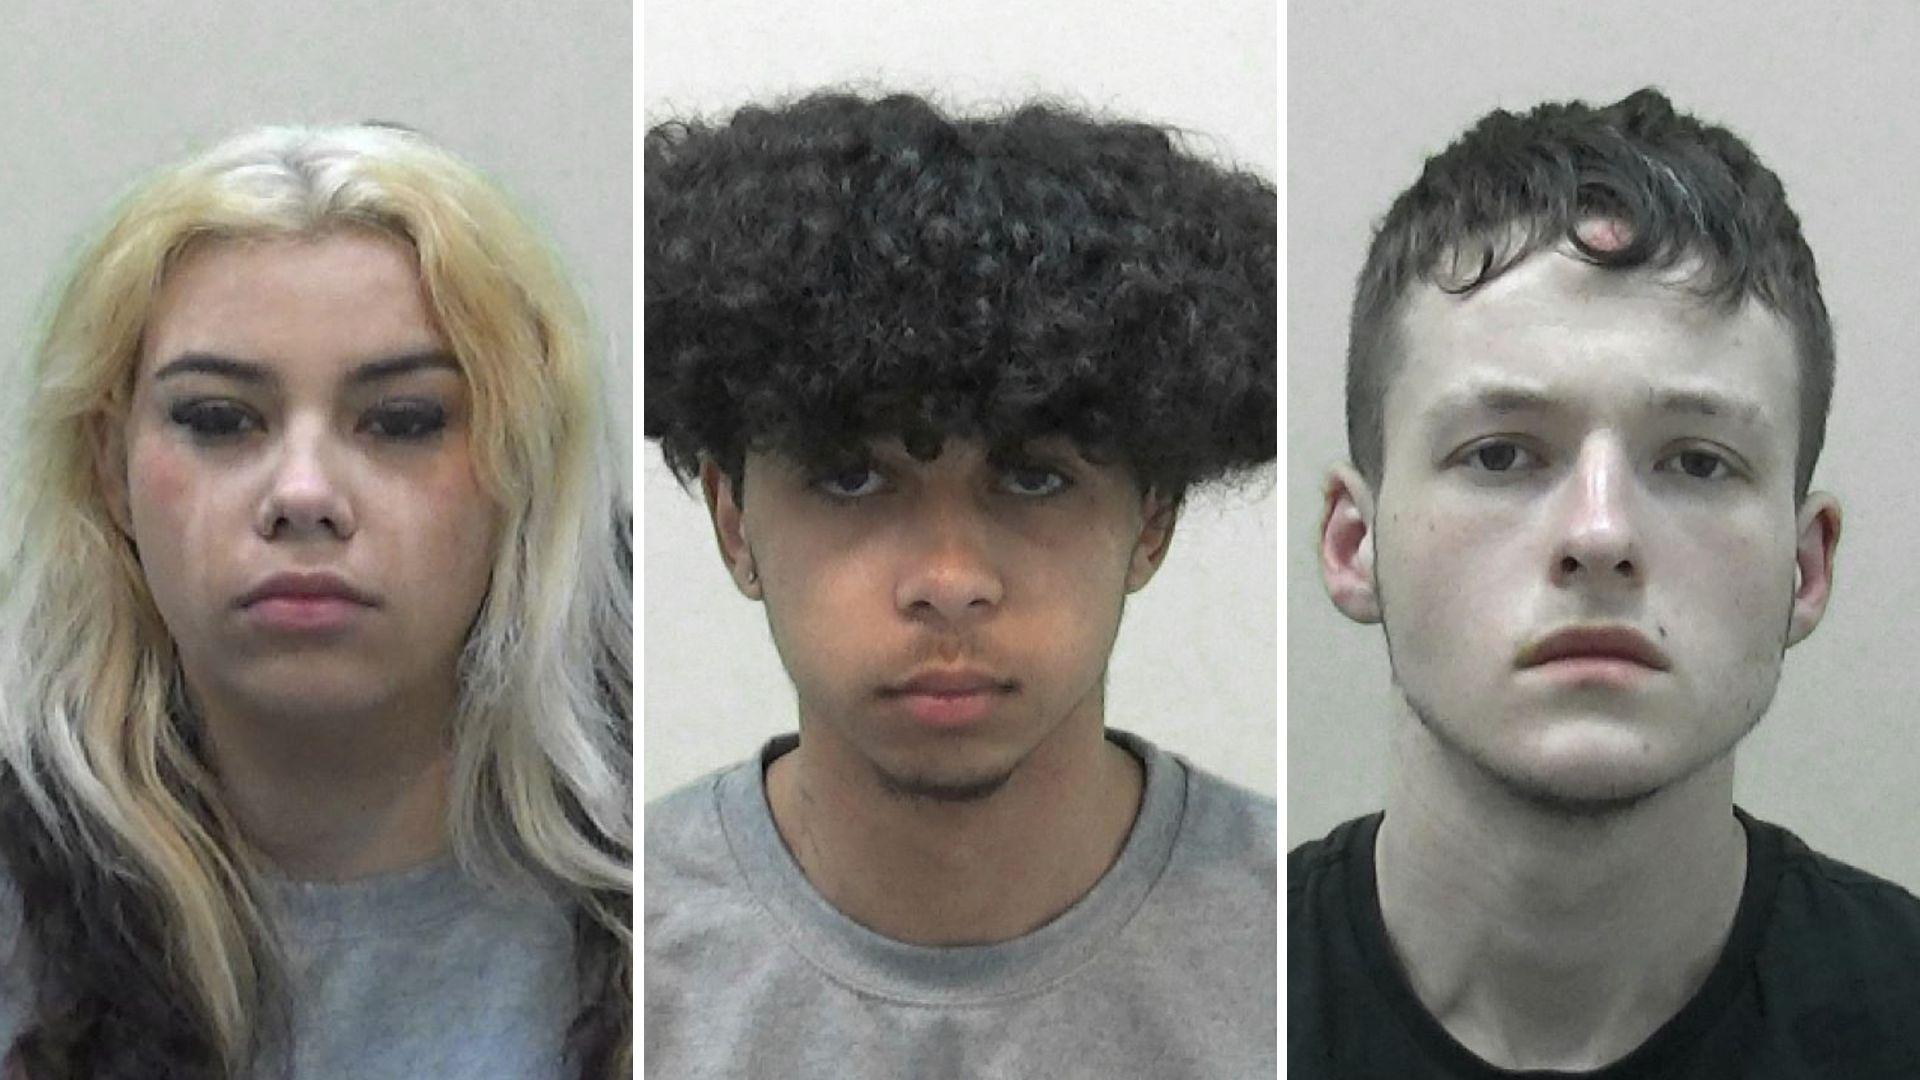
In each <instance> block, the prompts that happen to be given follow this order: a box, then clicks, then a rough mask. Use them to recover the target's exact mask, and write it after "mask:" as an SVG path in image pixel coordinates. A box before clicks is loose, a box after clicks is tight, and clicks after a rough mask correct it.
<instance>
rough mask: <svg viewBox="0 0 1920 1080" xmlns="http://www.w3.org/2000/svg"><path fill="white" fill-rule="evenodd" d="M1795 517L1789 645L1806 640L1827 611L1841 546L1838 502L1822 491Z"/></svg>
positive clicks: (1804, 502) (1788, 630) (1788, 622)
mask: <svg viewBox="0 0 1920 1080" xmlns="http://www.w3.org/2000/svg"><path fill="white" fill-rule="evenodd" d="M1798 517H1799V520H1798V522H1797V529H1798V537H1797V539H1796V540H1795V543H1794V552H1793V564H1794V585H1793V608H1792V610H1791V612H1790V613H1789V614H1788V616H1787V644H1788V645H1798V644H1800V643H1801V642H1802V641H1804V640H1806V637H1807V635H1808V634H1811V633H1813V628H1814V627H1816V626H1819V625H1820V618H1821V616H1823V615H1825V614H1826V612H1827V599H1828V597H1830V596H1832V595H1833V552H1834V549H1835V548H1837V547H1839V546H1840V500H1838V499H1836V498H1834V497H1833V496H1831V495H1829V494H1827V493H1826V492H1824V491H1815V492H1812V493H1811V494H1809V495H1808V496H1807V497H1806V500H1805V501H1803V502H1802V503H1801V504H1800V513H1799V515H1798Z"/></svg>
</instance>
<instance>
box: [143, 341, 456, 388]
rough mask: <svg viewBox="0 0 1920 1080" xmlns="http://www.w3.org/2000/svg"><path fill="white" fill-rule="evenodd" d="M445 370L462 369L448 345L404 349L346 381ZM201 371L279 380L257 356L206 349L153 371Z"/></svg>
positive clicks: (165, 374) (157, 375) (162, 375)
mask: <svg viewBox="0 0 1920 1080" xmlns="http://www.w3.org/2000/svg"><path fill="white" fill-rule="evenodd" d="M429 370H444V371H455V372H457V371H459V370H460V362H459V361H458V360H457V359H455V358H454V355H453V354H452V353H450V352H448V351H446V350H445V349H422V350H420V351H418V352H410V353H401V354H399V355H397V356H389V357H384V358H382V359H379V360H369V361H367V362H366V363H364V364H361V365H360V366H358V367H356V368H354V369H353V373H352V374H350V375H348V376H347V381H348V382H350V383H354V384H364V383H370V382H380V381H381V380H384V379H392V378H396V377H398V376H401V375H406V374H409V373H412V372H415V371H429ZM188 373H199V374H204V375H219V376H222V377H224V378H229V379H237V380H239V381H240V382H245V383H270V382H274V381H276V377H275V375H274V372H273V368H271V367H270V366H268V365H266V364H262V363H260V362H259V361H256V360H240V359H236V358H234V357H231V356H221V355H218V354H216V353H207V352H185V353H181V354H180V355H179V356H176V357H174V358H173V359H172V360H169V361H167V362H166V363H165V364H163V365H161V367H160V369H159V370H158V371H156V372H154V373H153V378H154V381H155V382H158V381H160V380H162V379H168V378H172V377H174V376H177V375H185V374H188Z"/></svg>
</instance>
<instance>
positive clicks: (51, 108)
mask: <svg viewBox="0 0 1920 1080" xmlns="http://www.w3.org/2000/svg"><path fill="white" fill-rule="evenodd" d="M4 6H5V10H6V14H7V19H6V24H7V25H6V31H5V33H4V34H0V135H3V136H4V147H5V150H4V154H5V161H4V163H0V208H3V209H0V221H4V224H5V226H6V227H5V230H4V233H0V237H3V238H4V239H0V243H4V245H5V254H6V259H5V265H6V267H7V275H6V282H5V285H4V287H0V348H5V349H6V350H8V352H9V355H8V356H7V357H6V359H8V360H13V359H16V358H18V357H19V356H20V355H22V354H23V352H24V351H25V350H27V349H30V348H31V347H32V345H33V342H34V338H35V336H36V334H37V333H38V331H39V328H40V326H41V324H42V323H43V322H44V320H45V318H46V317H47V315H49V314H50V312H51V305H52V303H53V300H54V292H55V289H56V288H57V285H58V282H59V281H60V280H61V279H62V278H64V276H65V272H66V271H67V270H68V269H69V267H70V266H71V264H72V261H73V259H74V258H75V257H76V256H77V254H78V252H79V249H80V247H81V245H82V244H83V243H84V242H85V241H86V240H88V239H90V238H91V237H92V236H93V235H94V234H95V233H97V231H98V230H99V228H100V227H101V225H102V224H103V223H104V221H105V219H106V215H107V213H108V211H109V208H110V207H111V206H112V204H113V203H115V202H116V201H117V200H118V199H119V198H120V197H121V196H122V195H124V194H125V193H126V192H127V191H128V189H129V188H130V187H131V186H132V185H133V184H135V183H136V182H137V181H139V180H140V179H141V178H142V177H143V176H145V175H146V174H147V173H149V172H151V171H152V170H154V169H155V168H158V167H160V166H162V165H165V164H169V163H171V162H174V161H177V160H179V159H181V158H183V157H185V156H187V155H189V154H191V153H193V152H196V151H198V150H202V149H205V148H206V147H209V146H211V145H213V144H214V143H216V142H218V141H219V140H220V139H222V138H224V137H225V136H227V135H229V134H232V133H233V132H235V131H238V130H240V129H242V128H247V127H253V126H257V125H261V124H285V123H306V124H329V123H354V122H358V121H362V120H389V121H398V122H400V123H403V124H406V125H408V126H409V127H413V128H416V129H418V130H420V131H421V132H423V133H424V134H426V135H427V136H428V137H430V138H432V139H433V140H434V141H435V142H438V143H439V144H441V145H442V146H445V147H446V148H448V149H449V150H452V151H453V152H454V153H455V154H458V155H459V156H460V157H462V158H464V159H465V160H466V161H468V162H469V163H470V164H472V165H474V166H476V167H477V168H479V169H480V170H481V171H482V172H483V173H485V174H487V175H488V176H489V177H490V178H492V179H493V180H494V181H495V182H496V183H498V184H499V185H500V186H501V187H503V188H504V189H505V190H506V191H507V193H508V195H509V196H511V197H512V198H513V199H514V201H515V203H516V204H517V205H518V206H519V207H520V208H521V209H522V210H523V211H524V212H526V213H527V214H528V216H529V217H530V218H532V219H533V221H534V222H535V223H536V224H537V225H538V226H540V227H541V229H542V231H543V232H545V233H546V235H547V236H548V237H549V238H550V239H551V240H553V241H554V243H555V245H556V246H557V247H558V249H559V251H560V253H561V258H562V259H563V261H564V262H565V263H566V266H567V269H568V271H569V273H570V274H571V277H572V279H573V281H574V283H575V284H576V285H577V286H578V287H579V288H580V289H581V291H582V293H583V294H584V296H585V298H586V302H587V307H588V310H589V312H590V314H591V316H592V318H593V320H594V334H595V337H596V340H597V342H598V343H599V344H600V346H601V348H602V350H603V355H604V356H605V357H607V359H608V361H609V363H610V366H611V369H612V372H611V378H610V379H609V383H610V391H611V395H610V396H611V397H612V398H613V400H612V401H611V402H610V407H611V410H612V416H613V417H614V418H615V419H614V427H615V430H616V432H617V433H618V435H619V439H620V446H621V451H620V456H619V459H620V462H621V464H622V467H623V469H624V468H625V467H626V466H627V465H628V463H629V462H630V460H631V455H630V453H629V452H628V447H629V445H630V432H631V427H632V407H631V405H630V402H631V401H632V389H631V387H632V374H631V370H632V364H631V356H632V352H631V342H632V341H633V284H632V282H633V242H632V236H633V16H632V8H631V6H630V5H629V4H628V3H627V2H625V0H541V2H540V3H537V4H535V3H528V2H526V0H409V2H407V3H376V2H372V0H276V2H275V3H271V4H252V3H244V2H241V0H169V2H167V3H164V4H157V3H134V4H73V5H65V4H51V3H49V4H41V3H29V2H26V0H12V2H9V3H6V4H5V5H4ZM630 488H631V481H630V478H629V489H630Z"/></svg>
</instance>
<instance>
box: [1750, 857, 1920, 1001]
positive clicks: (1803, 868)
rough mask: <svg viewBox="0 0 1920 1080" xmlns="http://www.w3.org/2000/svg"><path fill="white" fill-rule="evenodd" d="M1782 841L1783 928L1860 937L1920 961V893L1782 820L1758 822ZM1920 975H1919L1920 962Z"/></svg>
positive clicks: (1878, 950) (1877, 949) (1876, 949)
mask: <svg viewBox="0 0 1920 1080" xmlns="http://www.w3.org/2000/svg"><path fill="white" fill-rule="evenodd" d="M1754 826H1755V828H1756V829H1757V830H1761V831H1762V832H1763V833H1764V832H1770V833H1772V834H1773V838H1774V841H1773V842H1775V843H1777V844H1778V845H1779V852H1780V855H1779V858H1780V871H1779V884H1778V885H1777V886H1776V888H1777V889H1778V893H1777V894H1776V896H1775V899H1774V913H1775V918H1776V919H1778V920H1781V929H1782V930H1790V931H1793V932H1796V933H1798V932H1809V933H1817V934H1819V935H1821V936H1823V937H1827V938H1831V939H1835V940H1836V941H1841V942H1844V941H1848V940H1853V941H1857V942H1858V943H1859V944H1860V945H1862V946H1864V947H1865V948H1866V949H1868V950H1869V951H1871V952H1872V953H1874V954H1876V955H1881V956H1885V955H1887V954H1892V955H1896V956H1899V957H1900V958H1902V960H1903V961H1905V962H1907V963H1915V964H1920V897H1915V896H1914V894H1913V893H1912V892H1909V891H1908V890H1907V889H1905V888H1903V887H1902V886H1900V885H1897V884H1895V883H1893V882H1891V881H1888V880H1886V879H1885V878H1882V877H1879V876H1876V875H1874V874H1871V873H1868V872H1867V871H1865V870H1862V869H1860V868H1859V867H1856V866H1850V865H1848V864H1847V863H1844V862H1841V861H1840V860H1838V859H1835V858H1831V857H1829V856H1826V855H1822V854H1820V853H1819V852H1817V851H1814V850H1813V849H1812V848H1811V847H1809V846H1808V845H1807V844H1806V842H1805V841H1803V840H1801V839H1800V838H1799V837H1798V836H1795V835H1794V834H1793V833H1791V832H1788V831H1787V830H1786V829H1783V828H1780V827H1779V826H1777V825H1769V824H1766V823H1764V822H1755V823H1754ZM1915 979H1916V980H1917V981H1920V968H1916V973H1915Z"/></svg>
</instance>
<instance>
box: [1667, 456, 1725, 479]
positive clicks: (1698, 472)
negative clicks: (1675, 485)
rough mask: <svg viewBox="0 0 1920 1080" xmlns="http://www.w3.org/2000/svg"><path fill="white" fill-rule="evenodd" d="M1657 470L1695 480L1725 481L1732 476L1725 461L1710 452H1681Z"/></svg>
mask: <svg viewBox="0 0 1920 1080" xmlns="http://www.w3.org/2000/svg"><path fill="white" fill-rule="evenodd" d="M1657 467H1658V468H1661V469H1664V470H1665V471H1667V472H1676V471H1677V472H1681V473H1684V474H1686V475H1687V476H1690V477H1692V478H1693V479H1695V480H1725V479H1726V478H1727V477H1729V476H1732V475H1733V466H1732V465H1731V464H1729V463H1728V462H1727V459H1726V458H1724V457H1722V456H1720V455H1719V454H1716V453H1714V452H1713V451H1711V450H1698V449H1695V450H1682V451H1680V452H1679V453H1677V454H1671V455H1669V456H1668V457H1667V458H1665V459H1664V460H1662V461H1661V462H1660V464H1659V465H1658V466H1657Z"/></svg>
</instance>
